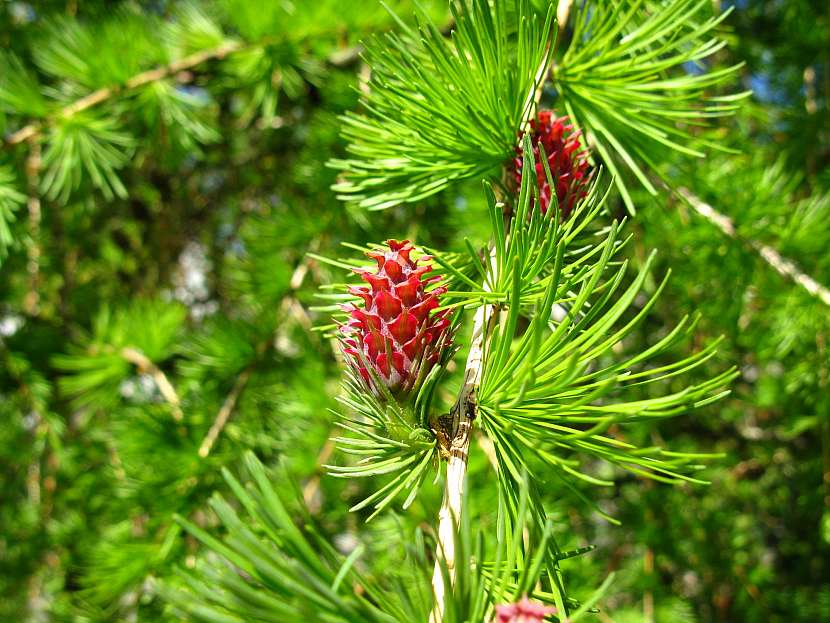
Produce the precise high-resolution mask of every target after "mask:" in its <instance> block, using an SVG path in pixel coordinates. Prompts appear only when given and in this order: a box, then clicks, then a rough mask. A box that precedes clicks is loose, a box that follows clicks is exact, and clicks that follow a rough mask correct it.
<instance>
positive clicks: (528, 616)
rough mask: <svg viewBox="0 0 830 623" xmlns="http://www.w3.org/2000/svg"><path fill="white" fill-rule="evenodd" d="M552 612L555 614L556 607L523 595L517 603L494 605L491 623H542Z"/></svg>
mask: <svg viewBox="0 0 830 623" xmlns="http://www.w3.org/2000/svg"><path fill="white" fill-rule="evenodd" d="M552 614H556V608H554V607H552V606H545V605H543V604H540V603H539V602H537V601H530V600H529V599H528V598H527V597H523V598H522V600H521V601H520V602H518V603H515V604H508V605H505V606H496V618H495V620H494V621H493V623H543V621H544V620H545V617H547V616H550V615H552Z"/></svg>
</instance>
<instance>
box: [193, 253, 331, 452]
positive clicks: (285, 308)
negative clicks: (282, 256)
mask: <svg viewBox="0 0 830 623" xmlns="http://www.w3.org/2000/svg"><path fill="white" fill-rule="evenodd" d="M310 248H311V249H316V248H317V241H313V242H312V243H311V245H310ZM309 261H310V260H309V259H308V258H306V259H304V260H303V261H302V262H300V263H299V264H298V265H297V267H296V268H295V269H294V272H293V273H292V275H291V281H290V282H289V286H288V287H289V289H290V291H289V293H288V294H286V295H285V297H283V299H282V303H281V304H280V309H279V312H278V316H279V318H284V317H287V316H294V318H295V319H296V320H297V322H298V323H299V324H300V325H302V326H303V327H305V328H309V327H311V319H310V318H309V317H308V313H307V312H306V310H305V308H304V307H303V306H302V305H300V303H299V302H298V301H297V300H296V299H295V298H294V293H295V292H296V291H297V290H299V289H300V287H301V286H302V285H303V281H304V280H305V277H306V275H307V274H308V262H309ZM280 325H281V323H280V322H278V323H277V331H279V328H280ZM273 337H274V336H271V337H269V339H268V340H267V341H266V342H265V343H262V344H260V345H259V346H258V347H257V352H258V353H262V352H263V351H264V350H265V349H266V348H267V345H268V344H267V342H270V341H272V339H273ZM255 368H256V362H254V363H252V364H251V365H249V366H248V367H247V368H245V369H244V370H243V371H242V372H241V373H240V374H239V376H238V377H237V378H236V382H234V385H233V388H231V391H230V393H229V394H228V395H227V397H226V398H225V401H224V402H223V403H222V407H221V408H220V409H219V412H218V413H217V414H216V418H215V419H214V420H213V424H212V425H211V427H210V430H209V431H208V433H207V435H205V438H204V439H203V440H202V443H201V445H200V446H199V456H200V457H202V458H203V459H204V458H207V456H208V455H209V454H210V451H211V449H212V448H213V445H214V444H215V443H216V440H217V439H218V438H219V435H220V434H222V430H223V429H224V428H225V425H226V424H227V423H228V420H229V419H230V417H231V414H232V413H233V410H234V408H235V407H236V403H237V401H238V400H239V396H240V394H241V393H242V390H244V389H245V386H246V385H247V384H248V381H249V380H250V378H251V375H252V374H253V372H254V369H255Z"/></svg>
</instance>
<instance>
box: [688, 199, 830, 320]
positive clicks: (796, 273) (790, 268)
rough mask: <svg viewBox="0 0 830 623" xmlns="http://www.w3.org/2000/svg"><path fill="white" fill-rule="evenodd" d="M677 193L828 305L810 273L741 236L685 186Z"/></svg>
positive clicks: (827, 297)
mask: <svg viewBox="0 0 830 623" xmlns="http://www.w3.org/2000/svg"><path fill="white" fill-rule="evenodd" d="M677 194H678V195H680V196H681V197H683V199H685V200H686V202H687V203H688V204H689V205H690V206H691V207H692V209H694V211H695V212H696V213H697V214H698V215H700V216H702V217H703V218H704V219H706V220H707V221H708V222H710V223H712V224H713V225H714V226H715V227H717V228H718V229H720V230H721V231H722V232H723V233H724V234H726V235H727V236H729V237H730V238H734V239H736V240H742V241H743V242H744V243H745V244H747V245H748V246H749V247H750V248H752V249H754V250H755V251H756V252H757V253H758V255H760V256H761V258H762V259H763V260H764V261H765V262H766V263H767V264H769V265H770V266H772V268H774V269H775V271H776V272H777V273H778V274H780V275H781V276H783V277H786V278H787V279H790V280H792V281H794V282H795V283H797V284H798V285H799V286H801V287H802V288H804V289H805V290H806V291H807V292H809V293H810V294H812V295H813V296H815V297H816V298H817V299H819V300H820V301H822V302H823V303H824V304H825V305H830V290H828V289H827V287H825V286H824V285H822V284H820V283H819V282H818V281H816V280H815V279H813V278H812V277H811V276H810V275H808V274H806V273H804V272H803V271H802V270H801V269H800V268H799V267H798V265H797V264H796V263H795V262H793V261H792V260H790V259H788V258H786V257H783V256H782V255H781V254H780V253H779V252H778V251H777V250H776V249H774V248H773V247H771V246H769V245H767V244H764V243H762V242H759V241H757V240H751V239H746V238H742V237H741V236H740V235H739V234H738V231H737V229H736V228H735V224H734V223H733V222H732V219H730V218H729V217H728V216H725V215H724V214H721V213H720V212H718V211H717V210H715V208H713V207H712V206H710V205H709V204H708V203H706V202H704V201H702V200H701V199H699V198H698V197H697V196H695V195H694V194H693V193H692V192H691V191H689V190H688V189H687V188H678V189H677Z"/></svg>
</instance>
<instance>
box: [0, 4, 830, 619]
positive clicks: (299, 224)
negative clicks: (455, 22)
mask: <svg viewBox="0 0 830 623" xmlns="http://www.w3.org/2000/svg"><path fill="white" fill-rule="evenodd" d="M392 4H393V6H394V8H395V9H396V10H397V11H398V12H399V13H400V14H401V15H402V16H404V18H406V17H407V16H408V15H410V13H411V11H410V9H411V5H410V3H408V2H394V3H392ZM712 4H713V6H712V10H713V11H723V10H726V9H728V8H730V7H731V8H733V9H734V10H733V12H732V13H731V14H730V15H729V17H728V18H727V19H726V20H725V22H724V24H723V26H722V27H721V31H722V32H721V34H722V36H723V37H724V38H725V39H727V40H728V42H729V46H728V47H727V48H726V49H724V50H722V51H720V52H718V54H717V55H716V57H715V59H713V60H714V62H717V63H718V64H724V65H727V64H732V63H735V62H743V63H745V65H744V67H743V69H742V70H741V72H740V82H739V83H736V84H735V85H733V86H734V89H733V92H734V91H739V90H742V89H752V90H753V95H752V97H751V99H749V100H747V101H746V103H745V104H744V105H743V107H742V108H741V111H740V113H739V114H738V115H736V116H735V117H734V118H732V119H728V120H726V121H725V122H724V123H723V126H722V131H721V133H720V140H721V141H722V143H723V145H724V146H727V147H730V148H732V149H733V150H734V153H732V154H718V155H711V156H709V157H707V158H704V159H701V160H696V161H693V162H691V161H688V160H679V159H677V160H670V161H668V162H665V163H662V165H661V166H663V167H665V169H664V170H665V171H666V172H667V174H668V175H670V177H671V180H672V182H673V184H674V185H676V186H678V187H685V188H687V189H689V190H690V191H691V192H693V193H694V194H695V196H696V197H697V198H698V199H700V200H701V201H703V202H706V203H708V204H709V205H711V206H712V207H713V208H714V209H715V210H717V211H718V212H719V213H721V214H722V215H724V216H727V217H728V218H730V219H731V220H732V222H733V223H734V226H735V230H736V231H735V235H734V236H728V235H725V234H724V233H723V232H722V231H721V230H720V229H719V228H718V227H717V226H715V225H714V224H713V223H712V222H711V221H710V220H707V219H705V218H702V217H701V216H700V215H699V214H697V213H696V212H695V210H693V209H690V207H689V205H688V204H687V203H684V202H682V201H679V200H676V199H667V197H666V195H665V194H663V195H662V196H660V197H658V198H653V197H651V196H648V195H646V194H645V193H643V194H641V195H639V196H637V197H635V203H636V204H637V206H638V212H637V214H636V216H635V217H634V218H632V219H630V221H629V223H628V225H627V228H628V231H629V232H631V233H633V234H634V240H633V243H632V244H631V245H629V247H628V249H627V255H628V258H629V259H630V261H631V262H633V263H634V264H635V265H637V264H639V263H641V262H643V261H644V260H645V257H646V255H647V253H648V251H649V250H650V249H653V248H656V249H658V250H659V256H658V258H659V259H658V264H659V266H658V270H657V271H656V272H655V275H658V276H659V275H660V274H662V273H664V272H665V271H667V270H668V269H669V268H670V269H671V270H672V278H671V280H670V282H669V285H668V287H667V290H666V292H665V293H664V295H663V296H662V297H661V299H660V302H659V303H658V305H657V307H656V309H655V311H654V312H653V313H652V315H651V317H650V320H649V321H648V322H646V323H644V324H643V325H642V326H641V327H640V329H639V333H638V334H637V335H636V340H639V341H637V342H633V343H631V344H629V345H628V346H630V347H631V348H638V347H639V346H642V345H644V344H648V343H650V340H651V339H652V338H653V336H654V335H656V334H660V332H662V331H665V328H666V327H668V326H671V325H672V324H674V323H675V322H676V321H677V320H678V319H679V318H680V317H681V316H682V315H684V314H686V313H690V312H699V313H700V314H701V322H700V324H699V336H700V337H699V340H700V342H699V343H704V342H706V341H708V340H710V339H714V338H716V337H717V336H721V335H722V336H723V342H722V345H721V348H720V351H719V353H720V354H719V356H718V357H717V358H716V359H715V360H713V361H712V362H711V366H709V367H708V368H707V366H703V368H702V369H700V370H698V371H696V372H695V374H699V375H700V376H701V378H703V377H704V376H707V375H709V374H711V373H712V372H713V371H720V370H722V369H723V368H724V367H725V366H727V365H729V364H732V363H734V364H735V365H737V366H738V367H739V368H740V370H741V376H740V378H739V379H738V380H737V381H736V382H735V384H734V386H733V393H732V394H731V396H729V397H728V398H726V399H725V400H722V401H720V402H718V403H716V404H713V405H708V406H706V407H703V408H701V409H699V410H697V411H695V412H694V413H692V414H688V415H685V416H683V417H681V418H678V419H674V420H668V421H666V422H665V423H663V424H661V425H660V426H659V427H648V428H644V429H643V430H637V429H634V430H631V431H628V432H627V434H628V435H630V436H631V438H632V439H633V438H635V437H636V438H637V441H639V442H641V443H646V444H648V443H649V442H650V441H654V442H655V443H656V442H660V443H662V442H666V443H669V444H671V445H672V446H673V447H675V448H679V449H698V450H705V451H712V452H722V453H724V455H725V456H724V458H722V459H720V460H717V461H713V462H712V464H711V465H710V466H709V467H708V468H707V470H706V471H705V472H704V474H705V476H706V477H707V478H708V479H709V480H711V485H709V486H708V487H700V486H683V487H676V488H670V487H668V486H664V485H660V484H656V483H652V482H643V481H641V480H638V479H636V478H633V477H623V478H622V479H621V480H619V481H618V485H617V486H615V487H613V488H609V489H599V488H597V489H589V490H584V491H583V493H584V494H585V495H587V496H589V497H591V498H592V499H595V500H597V501H598V503H599V504H600V506H601V507H602V508H603V510H605V511H607V512H609V513H611V514H613V515H614V516H615V517H617V518H618V519H619V520H620V522H621V525H619V526H616V525H613V524H611V523H608V522H607V521H605V520H603V519H602V518H600V517H599V516H598V515H597V514H596V513H594V512H592V510H591V508H590V507H589V506H586V505H585V504H584V503H583V502H581V501H580V500H579V499H578V498H576V497H574V496H573V495H572V494H569V493H568V492H566V491H564V490H561V489H560V488H557V487H555V486H552V487H550V488H549V490H548V491H547V495H548V498H549V499H548V501H549V503H550V506H551V508H553V509H554V514H555V515H554V516H555V518H556V522H557V536H558V538H559V539H560V540H561V542H562V543H561V544H562V545H563V547H568V546H581V545H585V544H594V545H596V546H598V549H597V550H596V551H595V552H593V553H592V554H590V555H588V556H583V557H580V558H577V559H575V560H573V561H570V562H569V563H568V564H566V565H565V573H566V578H567V580H568V586H569V587H570V589H571V590H572V591H573V592H574V594H576V595H577V596H579V595H584V594H587V593H589V592H590V591H591V590H592V589H593V588H595V587H596V586H597V585H598V584H599V583H600V582H601V581H602V579H603V578H604V577H605V576H606V575H607V573H608V572H609V571H617V572H618V574H617V580H616V582H615V584H614V585H613V587H612V589H611V591H610V593H609V596H608V597H607V598H606V599H605V600H604V603H603V604H602V611H601V613H599V614H598V615H597V617H598V620H600V621H603V622H606V621H614V622H617V623H627V622H635V621H638V622H639V621H643V622H663V621H666V622H678V621H689V622H691V621H723V622H727V621H728V622H742V621H753V622H754V621H805V622H807V621H809V622H816V621H827V620H830V382H829V381H828V379H829V378H830V305H828V303H827V302H826V301H825V302H822V300H821V298H820V297H819V296H816V295H814V294H811V293H810V292H808V291H807V290H806V289H805V288H804V287H802V285H801V284H799V283H797V281H796V280H793V279H792V278H788V277H787V276H782V275H781V274H779V272H777V271H776V270H775V268H774V267H773V266H772V265H771V263H770V261H769V259H768V258H767V259H765V258H764V257H763V256H762V253H760V252H759V249H761V248H763V246H764V245H766V246H767V247H768V248H771V249H775V250H776V251H777V252H778V253H780V255H781V257H783V258H786V259H787V260H789V261H791V262H792V263H793V264H794V265H795V266H796V267H797V269H798V270H799V271H801V272H802V273H803V274H805V275H809V276H811V277H812V278H813V279H814V280H816V281H817V282H818V283H821V284H824V285H825V286H827V285H830V253H828V248H830V110H828V105H830V5H828V3H827V2H824V1H821V0H813V1H810V0H788V1H787V2H772V1H767V2H764V1H753V0H742V1H736V2H725V1H724V2H718V1H717V0H716V1H715V2H713V3H712ZM287 6H288V3H279V2H273V3H271V2H266V3H261V2H252V1H249V0H198V1H193V2H177V1H174V0H157V1H153V2H136V1H121V2H115V1H109V0H100V1H98V0H84V1H80V0H67V1H57V0H54V1H47V0H44V1H43V2H18V1H11V0H3V1H2V2H0V44H1V46H2V48H1V49H2V51H0V130H2V134H3V136H4V137H5V138H4V140H3V145H2V151H0V216H2V218H0V245H1V246H2V249H3V260H2V266H0V271H2V272H0V473H1V474H2V481H0V620H2V621H10V622H12V621H32V622H46V621H89V622H92V621H163V620H165V617H166V616H167V615H165V614H164V604H163V602H162V600H161V599H160V598H159V597H158V595H157V591H156V586H157V582H158V580H159V579H160V578H165V577H168V576H170V575H171V573H173V570H174V569H175V568H177V567H187V566H189V565H192V563H193V558H194V556H195V555H196V553H197V545H196V543H195V542H194V541H193V540H192V539H190V538H188V537H185V536H184V535H183V534H182V533H181V531H180V530H179V529H178V528H177V527H176V524H175V523H174V522H173V516H174V515H175V514H177V513H178V514H181V515H184V516H187V517H190V518H191V519H192V520H193V521H195V522H197V523H200V524H201V525H204V526H207V527H211V526H213V525H214V524H215V520H214V518H213V517H212V516H211V515H210V513H208V512H207V511H206V510H205V508H206V507H205V502H206V500H207V498H208V497H209V495H210V494H211V492H213V491H214V490H217V489H219V490H221V489H222V487H223V485H222V482H221V478H220V475H219V470H220V468H221V467H223V466H227V467H229V468H231V469H236V466H237V465H238V464H239V459H240V457H241V455H242V453H243V452H244V451H245V450H247V449H253V450H254V451H255V452H256V453H257V454H258V455H259V456H260V457H262V458H263V459H265V460H266V461H269V462H275V461H278V460H282V461H283V462H284V464H285V465H286V467H287V469H288V470H289V473H290V474H291V479H292V482H291V483H286V486H289V485H296V486H297V487H298V489H299V491H300V494H301V495H303V496H304V497H305V499H306V502H307V503H308V505H309V507H310V509H311V510H312V513H313V514H314V516H315V517H316V519H317V521H318V522H319V526H320V529H321V531H322V532H323V533H324V534H326V535H327V536H328V537H330V538H331V539H332V540H333V541H334V542H335V543H336V544H338V546H339V547H342V548H344V549H348V548H349V547H350V546H353V543H354V542H356V541H358V540H360V541H362V542H363V543H365V544H367V545H369V547H370V551H371V555H372V560H373V561H374V566H375V570H376V571H377V572H378V573H382V572H383V569H384V566H386V567H387V568H390V567H393V566H394V565H395V564H396V557H395V556H396V551H395V548H394V547H390V546H389V543H390V539H391V540H394V539H395V538H396V537H395V535H397V534H399V533H398V532H397V530H398V527H397V526H398V525H399V524H403V525H404V526H409V527H414V526H416V525H422V524H423V525H426V524H431V523H432V522H433V518H434V517H435V511H436V509H437V506H438V504H439V502H440V489H439V488H438V487H427V488H426V490H425V493H424V495H422V496H421V498H419V500H418V502H416V504H415V505H414V506H413V507H412V508H411V509H410V510H409V511H408V512H407V513H397V514H390V515H387V516H384V517H381V518H379V519H378V520H376V521H373V522H372V523H370V524H368V525H366V524H364V523H363V519H364V518H363V517H361V516H360V515H359V514H357V515H355V514H349V513H348V511H347V509H348V507H349V506H350V505H351V504H353V503H355V502H356V501H359V500H360V499H362V498H363V497H365V492H366V491H367V489H366V488H365V487H367V483H362V482H357V483H356V482H348V481H345V482H344V481H335V480H332V479H330V478H327V477H325V476H324V475H323V474H322V469H321V465H322V464H323V463H325V462H327V461H328V460H331V452H332V450H331V446H330V444H329V443H328V442H327V439H328V438H329V437H330V436H331V435H332V433H333V429H332V426H333V424H332V417H331V414H330V413H329V411H328V410H329V409H331V408H334V407H335V403H334V400H333V397H334V396H336V394H337V391H338V379H339V369H338V364H337V362H336V358H335V357H334V355H333V351H332V348H331V345H330V344H329V343H328V342H327V340H326V339H325V338H324V337H323V336H322V335H321V333H319V332H315V331H311V330H310V329H311V327H312V326H313V325H315V324H319V323H320V322H324V321H325V316H324V315H323V314H320V313H318V312H317V311H315V309H314V306H315V304H318V302H317V301H316V299H315V295H316V293H317V292H318V291H319V288H320V287H321V286H325V285H326V284H328V283H331V282H332V281H337V280H338V279H339V278H342V274H340V273H338V272H337V270H336V269H333V268H331V267H330V266H327V265H325V264H323V263H320V262H318V261H315V260H314V259H313V258H310V257H309V256H308V255H307V253H308V252H313V253H318V254H322V255H329V256H337V255H338V254H340V253H342V251H341V248H340V247H339V245H340V243H341V242H351V243H357V244H361V243H365V242H367V241H380V240H383V239H386V238H389V237H397V238H404V237H406V238H411V239H413V240H416V241H418V242H420V243H423V244H430V245H433V246H436V247H441V248H447V249H452V248H458V247H460V246H461V245H463V237H464V236H470V237H473V238H475V237H477V236H478V237H483V236H484V235H485V232H486V229H485V228H486V224H485V223H483V222H481V215H483V212H482V211H481V209H480V208H481V202H482V197H481V192H480V187H479V186H478V184H470V185H469V186H468V187H467V186H465V187H461V188H455V189H453V190H452V191H448V192H445V193H443V194H441V195H439V196H437V197H435V198H432V199H430V200H427V201H424V202H422V203H421V204H418V205H415V206H407V207H402V208H396V209H391V210H387V211H383V212H374V213H367V212H364V211H360V210H358V209H356V208H353V207H349V206H347V205H345V204H343V203H342V202H340V201H338V200H337V198H336V197H335V194H334V193H333V192H332V190H331V189H330V187H331V185H332V184H333V183H334V182H335V177H336V173H335V172H334V171H333V170H332V169H330V168H327V167H326V166H325V163H326V161H327V160H328V159H329V158H332V157H338V156H342V155H343V154H344V147H345V146H344V143H343V142H342V140H341V139H340V137H339V125H340V121H339V120H338V115H339V114H341V113H343V112H344V111H348V110H353V109H355V108H356V107H357V106H358V98H359V92H360V88H361V85H363V84H364V83H365V79H366V75H367V71H368V70H367V67H366V66H365V65H364V63H363V62H362V60H361V58H360V55H359V52H360V47H359V42H360V41H361V40H362V39H364V38H366V37H368V36H371V35H372V34H373V33H378V32H382V31H384V30H386V29H389V28H392V27H393V26H394V24H393V21H392V19H391V18H390V17H389V15H388V14H387V13H386V11H385V10H384V9H383V8H382V7H380V6H379V5H376V4H375V3H374V2H360V3H350V2H331V1H328V0H320V1H319V2H315V3H308V4H306V3H298V4H296V5H295V6H294V8H293V9H292V10H287V9H286V7H287ZM426 6H427V9H428V10H429V11H430V13H431V14H432V15H433V16H434V18H435V19H436V20H438V21H439V23H444V24H447V25H449V23H450V22H449V14H448V11H447V10H446V6H445V5H444V3H443V2H439V1H432V2H428V3H426ZM289 8H290V7H289ZM688 70H689V71H695V68H694V67H689V68H688ZM555 98H556V93H555V92H553V91H547V92H546V93H545V95H544V99H543V103H545V104H547V105H552V106H555V105H556V100H555ZM631 114H636V113H631ZM615 209H616V211H617V212H618V215H622V214H624V207H623V206H622V204H621V203H617V204H616V207H615ZM773 263H774V262H773ZM656 285H657V281H656V278H655V281H654V282H653V283H651V284H650V285H649V286H648V288H650V289H652V290H653V289H654V288H655V287H656ZM694 347H695V344H692V345H689V348H694ZM489 469H490V468H489V465H488V464H487V461H486V459H485V457H484V454H483V453H481V452H479V453H474V456H473V458H472V463H471V475H470V478H471V485H470V487H471V489H472V490H474V491H476V492H477V493H476V497H475V502H474V503H475V508H476V510H477V512H479V513H481V515H482V517H484V519H483V521H486V518H487V516H488V513H489V514H490V516H491V515H492V513H493V512H495V492H494V491H492V487H491V484H492V481H491V477H490V475H489ZM607 469H608V468H607V467H605V466H602V465H597V466H595V470H596V473H599V474H603V473H604V470H607ZM350 544H351V545H350Z"/></svg>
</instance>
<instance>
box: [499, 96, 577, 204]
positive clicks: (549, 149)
mask: <svg viewBox="0 0 830 623" xmlns="http://www.w3.org/2000/svg"><path fill="white" fill-rule="evenodd" d="M530 128H531V131H532V134H531V142H532V144H533V155H534V157H535V161H536V182H537V183H538V184H539V199H540V203H541V210H542V214H546V213H547V211H548V207H550V202H551V197H552V190H551V187H550V184H548V177H547V174H546V173H545V167H544V165H543V164H542V162H541V161H540V160H539V143H541V144H542V147H543V148H544V150H545V156H546V157H547V161H548V166H549V167H550V173H551V178H552V179H553V183H554V186H555V187H556V199H557V203H558V205H559V209H560V213H561V215H562V217H563V218H567V217H568V216H569V215H570V213H571V212H572V211H573V208H574V204H575V203H576V202H577V201H579V200H580V199H582V198H583V197H585V196H586V195H587V194H588V184H589V182H590V178H591V165H590V163H589V162H588V152H587V150H582V151H580V147H581V143H580V140H579V139H580V136H581V132H580V131H579V130H574V127H573V125H571V124H570V123H568V118H567V117H556V116H555V113H554V112H553V111H550V110H544V111H541V112H540V113H539V114H538V115H537V117H536V119H532V120H531V121H530ZM516 154H517V155H516V157H515V158H514V160H513V164H514V172H513V173H514V177H515V180H516V183H517V184H519V185H521V183H522V166H523V164H524V161H523V158H522V149H521V147H517V148H516Z"/></svg>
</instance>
